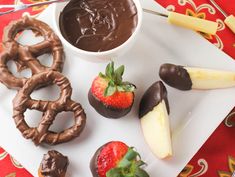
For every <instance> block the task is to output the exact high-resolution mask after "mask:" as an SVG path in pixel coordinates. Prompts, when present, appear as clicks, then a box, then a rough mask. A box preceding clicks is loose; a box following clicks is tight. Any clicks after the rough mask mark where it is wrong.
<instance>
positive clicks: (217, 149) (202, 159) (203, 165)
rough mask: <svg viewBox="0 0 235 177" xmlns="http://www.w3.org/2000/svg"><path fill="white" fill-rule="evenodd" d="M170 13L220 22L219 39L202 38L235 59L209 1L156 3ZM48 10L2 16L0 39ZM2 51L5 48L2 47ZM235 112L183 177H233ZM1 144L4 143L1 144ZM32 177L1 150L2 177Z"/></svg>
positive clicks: (224, 2)
mask: <svg viewBox="0 0 235 177" xmlns="http://www.w3.org/2000/svg"><path fill="white" fill-rule="evenodd" d="M38 1H46V0H0V4H14V3H32V2H38ZM156 1H157V2H158V3H159V4H161V5H162V6H163V7H165V8H166V9H168V10H171V11H176V12H180V13H183V14H187V15H190V16H195V17H198V18H203V19H209V20H214V21H217V22H218V23H219V24H220V25H219V29H218V32H217V34H216V35H215V36H211V35H208V34H202V35H203V36H204V37H205V38H206V39H207V40H209V41H210V42H211V43H213V44H214V45H216V46H217V47H218V48H219V49H220V50H223V51H224V52H225V53H227V54H228V55H230V56H231V57H232V58H234V59H235V34H233V33H232V32H231V31H230V30H229V29H228V28H227V27H226V26H225V24H224V22H223V20H224V17H223V16H222V14H221V13H220V12H218V11H217V10H216V9H215V7H214V6H213V5H212V4H210V2H209V0H156ZM217 3H218V4H219V5H220V6H221V7H222V8H223V9H224V10H225V11H226V12H227V13H228V14H233V15H235V1H234V0H217ZM44 8H45V6H44V7H35V8H33V9H29V10H27V12H25V11H23V12H17V13H14V14H10V15H5V16H0V39H1V38H2V37H1V36H2V32H3V27H4V26H5V25H7V24H8V23H9V21H10V20H13V19H17V18H19V17H20V16H21V15H22V14H23V13H29V14H31V15H36V14H38V13H40V12H41V11H42V10H43V9H44ZM0 50H1V45H0ZM234 140H235V108H234V109H233V110H232V111H231V113H230V114H229V115H228V117H226V118H225V120H224V121H223V122H222V123H221V124H220V125H219V127H218V128H217V129H216V131H215V132H214V133H213V134H212V135H211V136H210V138H209V139H208V140H207V142H206V143H205V144H204V145H203V146H202V147H201V149H200V150H199V151H198V152H197V153H196V154H195V156H194V157H193V158H192V159H191V161H190V162H189V163H188V164H187V165H186V167H185V168H184V169H183V171H182V172H181V173H180V174H179V177H197V176H202V177H216V176H218V177H231V176H232V173H233V172H234V171H235V148H234V147H235V141H234ZM0 143H1V142H0ZM15 176H17V177H31V176H32V175H31V174H30V173H29V172H27V170H26V169H24V168H23V167H22V166H21V165H20V164H19V163H18V162H17V161H16V160H14V158H13V157H11V156H10V155H9V154H8V153H7V152H6V151H5V150H3V149H2V148H1V147H0V177H15Z"/></svg>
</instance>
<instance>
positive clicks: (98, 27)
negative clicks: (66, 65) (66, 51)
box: [59, 0, 138, 52]
mask: <svg viewBox="0 0 235 177" xmlns="http://www.w3.org/2000/svg"><path fill="white" fill-rule="evenodd" d="M137 22H138V16H137V9H136V6H135V4H134V2H133V1H132V0H71V1H70V2H69V3H68V4H67V5H66V7H65V8H64V9H63V11H62V12H61V14H60V19H59V24H60V30H61V33H62V35H63V36H64V38H65V39H66V40H67V41H68V42H70V43H71V44H72V45H74V46H75V47H77V48H79V49H83V50H86V51H93V52H97V51H99V52H101V51H107V50H110V49H113V48H115V47H117V46H120V45H121V44H123V43H124V42H125V41H126V40H127V39H128V38H129V37H130V36H131V35H132V33H133V32H134V31H135V29H136V26H137Z"/></svg>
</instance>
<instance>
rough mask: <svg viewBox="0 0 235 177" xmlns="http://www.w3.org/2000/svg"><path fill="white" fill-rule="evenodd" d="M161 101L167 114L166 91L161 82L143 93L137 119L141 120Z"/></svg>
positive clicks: (168, 109)
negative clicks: (163, 102)
mask: <svg viewBox="0 0 235 177" xmlns="http://www.w3.org/2000/svg"><path fill="white" fill-rule="evenodd" d="M162 100H164V101H165V104H166V108H167V112H168V114H169V112H170V108H169V103H168V99H167V90H166V87H165V86H164V84H163V83H162V82H161V81H158V82H155V83H154V84H152V85H151V86H150V87H149V88H148V90H147V91H146V92H145V93H144V95H143V97H142V99H141V101H140V107H139V118H142V117H143V116H144V115H146V114H147V113H148V112H150V111H152V110H153V108H154V107H155V106H157V105H158V104H159V103H160V102H161V101H162Z"/></svg>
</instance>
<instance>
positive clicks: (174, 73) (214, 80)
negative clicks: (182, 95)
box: [159, 63, 235, 90]
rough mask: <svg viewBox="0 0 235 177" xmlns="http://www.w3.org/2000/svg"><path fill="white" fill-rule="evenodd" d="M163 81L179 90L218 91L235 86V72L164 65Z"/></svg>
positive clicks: (161, 74)
mask: <svg viewBox="0 0 235 177" xmlns="http://www.w3.org/2000/svg"><path fill="white" fill-rule="evenodd" d="M159 76H160V77H161V79H162V80H163V81H164V82H165V83H167V84H168V85H170V86H171V87H174V88H177V89H179V90H191V89H203V90H204V89H218V88H228V87H233V86H235V79H234V78H235V72H229V71H220V70H212V69H205V68H197V67H186V66H179V65H174V64H169V63H166V64H163V65H161V67H160V70H159Z"/></svg>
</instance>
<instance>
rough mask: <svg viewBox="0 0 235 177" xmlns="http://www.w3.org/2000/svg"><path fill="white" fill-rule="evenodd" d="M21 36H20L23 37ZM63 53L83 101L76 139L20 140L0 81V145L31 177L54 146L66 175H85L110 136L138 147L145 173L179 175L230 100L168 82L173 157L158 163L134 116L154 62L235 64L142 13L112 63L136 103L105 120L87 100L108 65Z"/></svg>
mask: <svg viewBox="0 0 235 177" xmlns="http://www.w3.org/2000/svg"><path fill="white" fill-rule="evenodd" d="M142 5H143V6H144V7H146V8H151V9H155V10H158V11H162V12H165V10H164V9H163V8H162V7H160V6H159V5H157V4H156V3H154V2H153V1H150V0H142ZM51 13H52V9H51V7H49V8H48V9H47V10H45V12H43V14H41V16H40V17H39V19H41V20H42V21H44V22H46V23H48V24H49V25H50V26H52V15H51ZM25 36H26V38H27V41H28V40H29V37H27V34H25ZM26 38H25V37H24V38H23V39H22V41H24V42H25V39H26ZM65 52H66V61H65V67H64V71H63V73H64V75H66V76H67V77H68V78H69V79H70V81H71V84H72V87H73V99H74V100H77V101H79V102H80V103H82V105H83V107H84V109H85V111H86V113H87V125H86V128H85V131H84V132H83V133H82V135H81V136H80V137H79V138H77V139H76V140H74V141H72V142H69V143H66V144H62V145H58V146H54V147H47V146H40V147H35V146H34V144H33V143H32V142H31V141H28V140H25V139H24V138H23V137H22V136H21V134H20V132H19V131H18V130H17V129H16V128H15V124H14V121H13V119H12V103H11V102H12V99H13V98H14V96H15V94H16V92H15V91H14V90H7V89H6V88H5V86H3V85H1V86H0V96H1V107H0V114H1V122H0V144H1V146H3V148H5V149H6V150H7V151H8V152H9V153H10V154H12V155H13V156H14V157H15V158H16V159H17V160H18V161H19V162H20V163H21V164H22V165H23V166H24V167H26V168H27V169H28V170H29V171H30V172H31V173H32V174H33V175H34V176H37V170H38V167H39V164H40V162H41V159H42V156H43V154H45V153H46V152H47V151H48V149H56V150H58V151H60V152H62V153H63V154H65V155H67V156H68V157H69V159H70V166H69V169H68V176H70V177H89V176H91V173H90V170H89V161H90V158H91V157H92V155H93V153H94V152H95V151H96V149H97V148H98V147H99V146H101V145H103V144H104V143H106V142H108V141H111V140H121V141H124V142H126V143H127V144H128V145H130V146H134V147H136V149H137V150H138V151H139V152H140V154H141V155H142V158H143V160H144V161H146V162H147V164H148V166H147V168H146V170H147V171H148V172H149V174H150V176H151V177H174V176H177V174H178V173H179V172H180V171H181V170H182V168H183V167H184V166H185V164H186V163H187V162H188V161H189V160H190V159H191V158H192V157H193V155H194V154H195V153H196V152H197V151H198V149H199V148H200V147H201V146H202V145H203V143H204V142H205V141H206V140H207V138H208V137H209V136H210V135H211V134H212V132H213V131H214V130H215V129H216V127H217V126H218V125H219V124H220V122H221V121H222V120H223V119H224V117H225V116H226V115H227V114H228V112H229V111H230V110H231V109H232V108H233V106H234V105H235V94H234V93H235V88H230V89H223V90H222V89H221V90H212V91H187V92H182V91H178V90H176V89H173V88H170V87H167V89H168V98H169V102H170V108H171V114H170V119H171V124H172V136H173V148H174V157H173V158H171V159H169V160H158V159H157V158H155V157H154V156H153V154H152V153H151V151H150V150H149V148H148V146H147V144H146V143H145V141H144V139H143V135H142V132H141V128H140V123H139V119H138V116H137V115H138V105H139V101H140V97H141V96H142V95H143V93H144V91H145V90H146V89H147V88H148V87H149V86H150V85H151V84H152V83H153V82H155V81H157V80H159V76H158V69H159V66H160V65H161V64H162V63H165V62H170V63H175V64H181V65H189V66H199V67H200V66H201V67H209V68H215V69H224V70H231V71H234V70H235V63H234V61H233V60H232V59H231V58H230V57H229V56H227V55H226V54H224V53H223V52H221V51H219V50H218V49H217V48H216V47H215V46H213V45H211V44H210V43H209V42H207V41H206V40H204V39H203V38H202V37H201V36H200V35H198V34H197V33H194V32H192V31H189V30H186V29H182V28H178V27H175V26H171V25H169V24H168V23H167V22H166V19H165V18H163V17H157V16H153V15H149V14H145V15H144V19H143V26H142V29H141V33H140V35H139V36H138V39H137V41H136V43H135V45H134V47H133V48H132V49H131V50H130V51H129V52H128V53H127V54H126V55H124V56H123V57H121V58H119V59H118V61H117V62H116V65H121V64H124V65H125V66H126V72H125V74H124V75H125V76H124V77H125V79H126V80H128V81H131V82H133V83H134V84H135V85H136V86H137V88H138V89H137V91H136V99H135V104H134V106H133V109H132V111H131V113H129V114H128V115H127V116H126V117H124V118H122V119H118V120H111V119H105V118H103V117H101V116H100V115H98V114H97V113H96V112H95V111H94V109H93V108H92V107H91V106H90V105H89V103H88V99H87V93H88V90H89V87H90V85H91V82H92V80H93V79H94V78H95V76H96V75H97V74H98V73H99V71H104V69H105V66H106V63H89V62H86V61H83V60H81V59H79V58H77V57H76V56H74V55H71V54H70V53H69V50H68V49H66V48H65ZM54 90H55V87H48V88H46V89H45V88H44V89H41V90H39V91H35V92H34V93H33V95H32V96H33V98H37V99H39V98H41V99H43V98H45V97H46V98H53V97H54V96H58V93H59V92H58V93H57V92H56V91H54ZM26 116H27V117H28V118H27V120H28V121H29V122H30V124H31V125H32V124H34V125H36V122H38V121H39V119H40V118H39V117H40V114H38V113H35V112H27V113H26ZM59 117H60V118H57V120H56V121H55V124H56V125H55V126H54V129H57V130H58V129H62V128H63V127H64V126H65V125H66V123H65V122H66V120H65V119H66V118H64V119H63V120H62V116H59ZM66 117H68V115H66ZM58 120H59V122H60V123H58V122H57V121H58ZM56 126H57V127H56ZM55 127H56V128H55Z"/></svg>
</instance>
